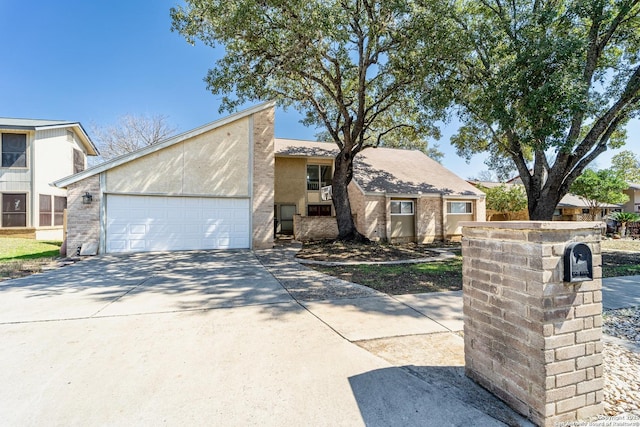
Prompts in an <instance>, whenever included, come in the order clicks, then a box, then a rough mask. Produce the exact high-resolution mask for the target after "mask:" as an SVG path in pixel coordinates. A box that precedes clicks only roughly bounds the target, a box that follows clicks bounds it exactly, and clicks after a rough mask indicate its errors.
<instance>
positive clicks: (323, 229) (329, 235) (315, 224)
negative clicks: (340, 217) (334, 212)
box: [293, 214, 338, 242]
mask: <svg viewBox="0 0 640 427" xmlns="http://www.w3.org/2000/svg"><path fill="white" fill-rule="evenodd" d="M293 230H294V238H295V239H296V240H298V241H301V242H306V241H309V240H321V239H335V238H336V237H338V222H337V221H336V217H335V216H302V215H299V214H298V215H294V216H293Z"/></svg>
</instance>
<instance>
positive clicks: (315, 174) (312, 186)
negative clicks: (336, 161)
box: [307, 165, 331, 191]
mask: <svg viewBox="0 0 640 427" xmlns="http://www.w3.org/2000/svg"><path fill="white" fill-rule="evenodd" d="M328 185H331V166H330V165H307V190H309V191H318V190H320V188H321V187H326V186H328Z"/></svg>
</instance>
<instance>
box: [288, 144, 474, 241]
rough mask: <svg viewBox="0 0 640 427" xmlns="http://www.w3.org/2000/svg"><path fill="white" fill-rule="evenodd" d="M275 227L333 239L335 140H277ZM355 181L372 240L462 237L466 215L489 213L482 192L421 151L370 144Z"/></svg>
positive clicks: (355, 206) (363, 224) (361, 220)
mask: <svg viewBox="0 0 640 427" xmlns="http://www.w3.org/2000/svg"><path fill="white" fill-rule="evenodd" d="M275 147H276V148H275V157H276V161H275V215H276V219H277V223H276V224H277V225H276V231H277V232H278V233H282V234H294V236H295V237H296V238H297V239H299V240H308V239H318V238H335V237H336V236H337V234H338V229H337V224H336V220H335V212H334V207H333V205H332V202H331V200H324V199H325V198H323V197H322V193H323V192H322V188H323V187H328V186H330V185H331V177H332V175H333V159H334V158H335V156H336V154H337V147H336V146H335V144H333V143H325V142H311V141H298V140H288V139H276V141H275ZM353 169H354V176H353V180H352V182H351V184H350V185H349V199H350V202H351V211H352V213H353V215H354V218H355V222H356V227H357V228H358V230H359V231H360V232H361V233H363V234H364V235H365V236H366V237H368V238H369V239H371V240H382V241H392V242H401V241H410V242H419V243H428V242H433V241H434V240H450V239H459V238H460V237H461V227H460V226H459V223H460V222H462V221H484V220H485V198H484V193H483V192H482V191H480V190H478V189H476V188H475V187H473V186H472V185H470V184H469V183H467V182H466V181H465V180H463V179H461V178H460V177H458V176H457V175H455V174H454V173H453V172H451V171H449V170H448V169H446V168H445V167H443V166H442V165H441V164H439V163H438V162H436V161H434V160H432V159H430V158H429V157H427V156H426V155H425V154H424V153H422V152H421V151H417V150H398V149H392V148H367V149H365V150H363V151H362V152H360V153H358V155H357V157H356V159H355V161H354V168H353Z"/></svg>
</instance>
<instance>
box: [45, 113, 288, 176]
mask: <svg viewBox="0 0 640 427" xmlns="http://www.w3.org/2000/svg"><path fill="white" fill-rule="evenodd" d="M274 106H275V102H273V101H269V102H264V103H262V104H258V105H256V106H253V107H251V108H248V109H246V110H243V111H239V112H237V113H235V114H231V115H230V116H226V117H224V118H222V119H219V120H216V121H214V122H211V123H208V124H206V125H204V126H200V127H199V128H196V129H193V130H190V131H187V132H184V133H181V134H180V135H176V136H173V137H171V138H167V139H165V140H163V141H160V142H158V143H156V144H153V145H148V146H146V147H143V148H141V149H139V150H136V151H133V152H131V153H127V154H124V155H122V156H118V157H115V158H113V159H111V160H109V161H106V162H104V163H101V164H99V165H96V166H94V167H92V168H89V169H85V170H84V171H82V172H79V173H77V174H75V175H70V176H67V177H65V178H62V179H59V180H58V181H55V182H54V183H53V185H55V186H56V187H60V188H64V187H67V186H68V185H70V184H73V183H75V182H78V181H81V180H83V179H85V178H88V177H90V176H94V175H97V174H99V173H102V172H105V171H107V170H109V169H113V168H115V167H118V166H121V165H123V164H125V163H129V162H132V161H134V160H136V159H139V158H140V157H143V156H146V155H147V154H151V153H155V152H156V151H160V150H162V149H163V148H167V147H170V146H172V145H175V144H178V143H180V142H182V141H185V140H187V139H190V138H193V137H194V136H198V135H202V134H203V133H206V132H209V131H211V130H213V129H216V128H219V127H222V126H225V125H227V124H229V123H232V122H235V121H236V120H239V119H242V118H244V117H248V116H250V115H252V114H255V113H258V112H260V111H262V110H266V109H268V108H272V107H274Z"/></svg>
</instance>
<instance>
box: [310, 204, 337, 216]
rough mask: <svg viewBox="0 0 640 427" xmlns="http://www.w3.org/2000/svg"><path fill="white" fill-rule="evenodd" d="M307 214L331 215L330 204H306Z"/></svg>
mask: <svg viewBox="0 0 640 427" xmlns="http://www.w3.org/2000/svg"><path fill="white" fill-rule="evenodd" d="M307 216H331V205H308V206H307Z"/></svg>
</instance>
